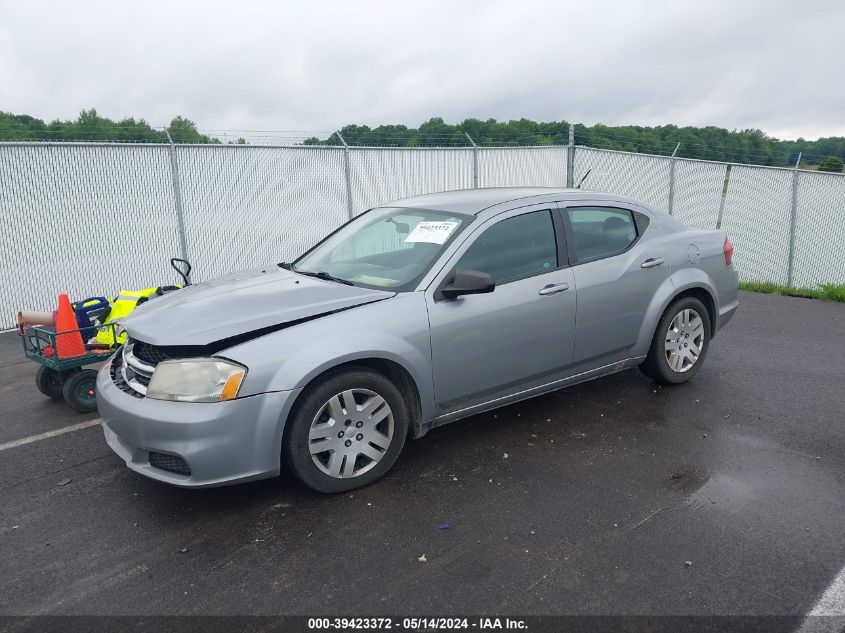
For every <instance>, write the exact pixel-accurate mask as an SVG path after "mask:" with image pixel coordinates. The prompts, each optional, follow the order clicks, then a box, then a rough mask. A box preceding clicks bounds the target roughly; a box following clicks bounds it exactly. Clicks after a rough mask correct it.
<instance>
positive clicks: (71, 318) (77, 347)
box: [56, 295, 85, 358]
mask: <svg viewBox="0 0 845 633" xmlns="http://www.w3.org/2000/svg"><path fill="white" fill-rule="evenodd" d="M71 330H77V331H76V332H72V331H71ZM78 330H79V326H78V325H77V323H76V315H75V314H74V312H73V306H72V305H71V304H70V299H69V298H68V296H67V295H59V310H58V312H57V314H56V356H58V357H59V358H70V357H72V356H82V355H83V354H84V353H85V343H84V342H83V341H82V335H81V334H80V333H79V331H78ZM60 332H66V334H61V333H60Z"/></svg>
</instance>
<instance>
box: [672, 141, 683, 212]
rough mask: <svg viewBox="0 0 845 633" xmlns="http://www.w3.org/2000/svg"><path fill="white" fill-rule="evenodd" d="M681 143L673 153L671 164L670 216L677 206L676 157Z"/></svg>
mask: <svg viewBox="0 0 845 633" xmlns="http://www.w3.org/2000/svg"><path fill="white" fill-rule="evenodd" d="M680 146H681V144H680V143H678V144H677V145H675V151H674V152H672V162H670V163H669V215H672V209H673V207H674V206H675V164H676V163H677V161H676V160H675V155H676V154H677V153H678V148H679V147H680Z"/></svg>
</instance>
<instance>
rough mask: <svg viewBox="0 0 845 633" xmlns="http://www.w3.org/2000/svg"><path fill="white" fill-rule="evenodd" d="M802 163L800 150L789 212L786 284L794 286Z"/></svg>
mask: <svg viewBox="0 0 845 633" xmlns="http://www.w3.org/2000/svg"><path fill="white" fill-rule="evenodd" d="M800 164H801V152H798V160H796V161H795V168H794V169H793V171H792V208H791V209H790V212H789V268H788V269H787V273H786V285H787V287H789V288H792V287H793V285H792V282H793V279H794V274H795V224H796V220H797V219H798V176H799V174H800V172H799V171H798V165H800Z"/></svg>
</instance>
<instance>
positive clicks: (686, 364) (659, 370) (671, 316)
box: [640, 297, 711, 385]
mask: <svg viewBox="0 0 845 633" xmlns="http://www.w3.org/2000/svg"><path fill="white" fill-rule="evenodd" d="M710 331H711V329H710V313H709V312H708V311H707V308H706V307H705V305H704V304H703V303H702V302H701V301H699V300H698V299H696V298H695V297H682V298H681V299H678V300H677V301H675V302H674V303H673V304H672V305H670V306H669V307H668V308H667V309H666V312H664V313H663V316H662V317H661V318H660V322H659V323H658V324H657V330H656V331H655V333H654V339H652V341H651V348H650V349H649V351H648V356H646V359H645V361H643V363H642V365H640V370H641V371H642V372H643V373H644V374H645V375H646V376H648V377H649V378H652V379H654V380H656V381H657V382H661V383H665V384H673V385H676V384H679V383H682V382H686V381H688V380H689V379H690V378H692V377H693V376H694V375H695V374H696V373H697V372H698V370H699V369H700V368H701V364H702V363H703V362H704V358H705V357H706V356H707V349H708V348H709V346H710Z"/></svg>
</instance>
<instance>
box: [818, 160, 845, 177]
mask: <svg viewBox="0 0 845 633" xmlns="http://www.w3.org/2000/svg"><path fill="white" fill-rule="evenodd" d="M843 166H845V164H843V162H842V159H841V158H839V157H838V156H828V157H827V158H825V159H823V160H822V161H821V162H820V163H819V171H832V172H835V173H837V174H841V173H842V167H843Z"/></svg>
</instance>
